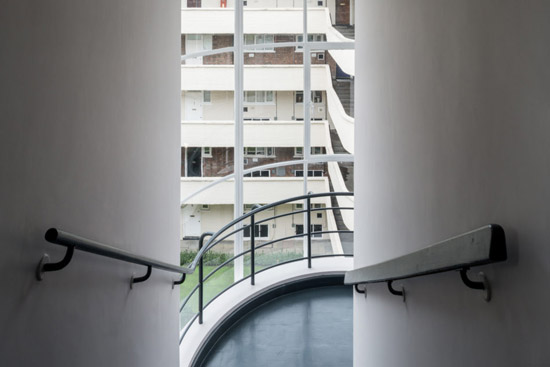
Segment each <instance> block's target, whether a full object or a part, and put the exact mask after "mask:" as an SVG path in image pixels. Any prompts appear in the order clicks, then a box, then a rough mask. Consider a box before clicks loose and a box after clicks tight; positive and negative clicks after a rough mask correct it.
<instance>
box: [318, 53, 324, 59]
mask: <svg viewBox="0 0 550 367" xmlns="http://www.w3.org/2000/svg"><path fill="white" fill-rule="evenodd" d="M324 59H325V54H324V53H323V52H319V53H318V54H317V60H324Z"/></svg>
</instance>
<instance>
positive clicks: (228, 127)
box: [181, 121, 330, 147]
mask: <svg viewBox="0 0 550 367" xmlns="http://www.w3.org/2000/svg"><path fill="white" fill-rule="evenodd" d="M327 129H328V122H327V121H312V122H311V144H312V146H316V147H327V146H328V145H329V144H330V139H329V140H327V134H326V131H327ZM234 133H235V124H234V123H233V121H182V122H181V144H182V146H183V147H185V146H195V147H230V146H232V145H233V144H234V141H235V140H234ZM303 144H304V123H303V121H245V122H244V145H245V146H247V147H299V146H302V145H303Z"/></svg>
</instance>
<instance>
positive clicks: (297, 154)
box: [294, 147, 304, 157]
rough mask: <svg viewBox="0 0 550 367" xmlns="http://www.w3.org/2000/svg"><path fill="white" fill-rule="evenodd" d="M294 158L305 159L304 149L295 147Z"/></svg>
mask: <svg viewBox="0 0 550 367" xmlns="http://www.w3.org/2000/svg"><path fill="white" fill-rule="evenodd" d="M294 156H295V157H303V156H304V147H294Z"/></svg>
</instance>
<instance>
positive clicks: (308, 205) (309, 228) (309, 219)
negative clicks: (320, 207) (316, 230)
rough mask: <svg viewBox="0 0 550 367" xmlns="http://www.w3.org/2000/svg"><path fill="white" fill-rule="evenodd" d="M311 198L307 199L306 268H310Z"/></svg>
mask: <svg viewBox="0 0 550 367" xmlns="http://www.w3.org/2000/svg"><path fill="white" fill-rule="evenodd" d="M311 227H312V226H311V197H309V196H308V198H307V267H308V268H311Z"/></svg>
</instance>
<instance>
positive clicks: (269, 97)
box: [244, 90, 274, 105]
mask: <svg viewBox="0 0 550 367" xmlns="http://www.w3.org/2000/svg"><path fill="white" fill-rule="evenodd" d="M273 94H274V92H273V91H270V90H267V91H263V90H258V91H246V92H244V103H245V104H247V105H248V104H273V103H274V100H273Z"/></svg>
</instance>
